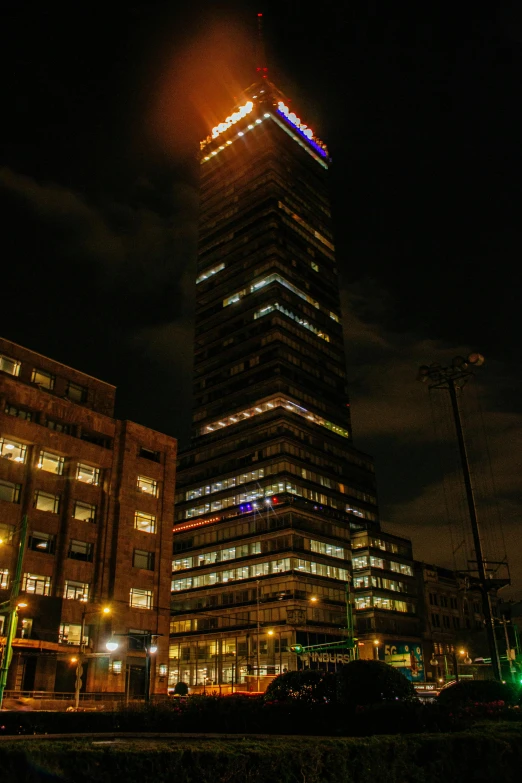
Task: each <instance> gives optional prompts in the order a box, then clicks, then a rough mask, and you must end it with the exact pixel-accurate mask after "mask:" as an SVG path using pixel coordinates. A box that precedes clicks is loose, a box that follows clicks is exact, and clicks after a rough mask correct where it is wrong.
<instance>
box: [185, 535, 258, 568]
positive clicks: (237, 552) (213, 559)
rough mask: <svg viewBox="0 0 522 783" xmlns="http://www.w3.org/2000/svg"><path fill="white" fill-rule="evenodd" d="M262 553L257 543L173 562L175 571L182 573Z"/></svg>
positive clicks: (226, 548)
mask: <svg viewBox="0 0 522 783" xmlns="http://www.w3.org/2000/svg"><path fill="white" fill-rule="evenodd" d="M260 553H261V542H260V541H256V542H254V543H253V544H240V545H238V546H228V547H224V548H223V549H217V550H214V551H213V552H203V553H201V554H200V555H194V556H193V557H181V558H179V559H177V560H173V561H172V570H173V571H182V570H184V569H186V568H195V567H197V566H205V565H212V563H224V562H225V561H227V560H236V559H237V558H238V557H247V556H248V555H259V554H260Z"/></svg>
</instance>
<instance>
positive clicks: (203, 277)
mask: <svg viewBox="0 0 522 783" xmlns="http://www.w3.org/2000/svg"><path fill="white" fill-rule="evenodd" d="M224 268H225V264H224V263H221V264H217V266H213V267H211V268H210V269H205V270H204V271H203V272H201V273H200V274H199V275H198V276H197V278H196V285H197V284H198V283H201V282H203V280H207V279H208V278H209V277H212V275H216V274H217V273H218V272H221V270H222V269H224Z"/></svg>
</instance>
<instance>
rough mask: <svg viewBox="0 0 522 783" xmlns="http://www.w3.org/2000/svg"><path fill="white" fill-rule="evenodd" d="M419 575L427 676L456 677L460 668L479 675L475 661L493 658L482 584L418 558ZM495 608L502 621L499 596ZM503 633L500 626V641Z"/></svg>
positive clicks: (496, 622)
mask: <svg viewBox="0 0 522 783" xmlns="http://www.w3.org/2000/svg"><path fill="white" fill-rule="evenodd" d="M415 575H416V578H417V582H418V585H419V597H420V600H419V614H420V618H421V622H422V629H423V648H424V659H425V662H426V679H427V680H431V679H433V680H437V681H439V682H444V681H447V680H452V679H454V677H455V672H456V671H458V672H459V675H466V674H467V675H468V676H471V675H474V676H477V671H476V666H473V664H472V662H473V661H475V660H476V659H480V660H483V659H487V660H489V657H488V656H489V648H488V643H487V638H486V631H485V619H484V614H483V611H482V596H481V591H480V587H479V586H478V585H474V584H473V580H470V577H469V575H466V574H464V573H461V572H458V571H452V570H450V569H448V568H442V567H441V566H437V565H433V564H428V563H422V562H418V561H415ZM491 609H492V613H493V617H494V618H495V624H498V621H497V619H496V618H497V599H496V596H493V600H492V607H491ZM502 637H503V632H502V629H500V628H499V629H498V633H497V643H499V642H501V641H502ZM504 649H505V648H504ZM504 649H502V646H501V645H500V644H499V652H501V653H504ZM489 668H490V667H489V666H488V669H489Z"/></svg>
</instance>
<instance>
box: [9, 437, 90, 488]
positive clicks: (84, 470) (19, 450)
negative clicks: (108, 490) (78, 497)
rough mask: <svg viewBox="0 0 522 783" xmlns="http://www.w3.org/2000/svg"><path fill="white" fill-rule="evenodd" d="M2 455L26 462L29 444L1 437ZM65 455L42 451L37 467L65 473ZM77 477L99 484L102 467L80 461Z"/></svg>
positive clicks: (82, 480)
mask: <svg viewBox="0 0 522 783" xmlns="http://www.w3.org/2000/svg"><path fill="white" fill-rule="evenodd" d="M0 457H3V458H4V459H12V460H13V462H21V463H25V461H26V459H27V446H26V444H25V443H19V442H18V441H15V440H11V439H10V438H1V437H0ZM64 464H65V457H61V456H59V455H58V454H52V453H51V452H50V451H41V452H40V455H39V457H38V462H37V464H36V467H37V468H39V469H40V470H44V471H47V472H48V473H56V474H57V475H58V476H61V475H62V474H63V468H64ZM76 479H77V480H78V481H81V482H83V483H84V484H99V482H100V469H99V468H94V467H92V465H86V464H84V463H83V462H79V463H78V465H77V468H76Z"/></svg>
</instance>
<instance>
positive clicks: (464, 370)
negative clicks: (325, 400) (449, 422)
mask: <svg viewBox="0 0 522 783" xmlns="http://www.w3.org/2000/svg"><path fill="white" fill-rule="evenodd" d="M483 364H484V357H483V356H482V355H481V354H479V353H472V354H470V355H469V357H468V359H467V360H466V359H464V357H462V356H457V357H455V359H453V362H452V364H451V367H442V366H441V365H440V364H431V365H429V366H428V365H422V366H421V367H420V368H419V375H418V378H419V380H422V381H424V382H426V381H429V382H430V386H429V388H430V390H431V389H447V390H448V392H449V396H450V401H451V408H452V412H453V419H454V423H455V430H456V434H457V443H458V447H459V455H460V463H461V468H462V475H463V478H464V487H465V490H466V500H467V505H468V513H469V521H470V525H471V533H472V537H473V546H474V549H475V558H476V563H477V571H478V578H479V584H480V590H481V595H482V612H483V614H484V620H485V623H486V635H487V640H488V647H489V652H490V656H491V665H492V667H493V673H494V676H495V679H496V680H500V681H501V680H502V673H501V670H500V659H499V656H498V648H497V641H496V638H495V629H494V625H493V622H494V621H493V613H492V611H491V600H490V591H491V590H492V588H493V587H494V586H497V585H495V584H494V583H493V582H492V580H490V579H488V575H487V572H486V563H485V560H484V552H483V549H482V540H481V538H480V531H479V524H478V519H477V510H476V508H475V499H474V496H473V486H472V483H471V474H470V470H469V463H468V457H467V452H466V442H465V440H464V431H463V429H462V421H461V417H460V410H459V402H458V397H457V389H458V390H459V391H461V390H462V388H463V386H464V385H465V384H466V382H467V381H468V380H469V379H470V378H472V377H473V368H474V367H481V366H482V365H483Z"/></svg>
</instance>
